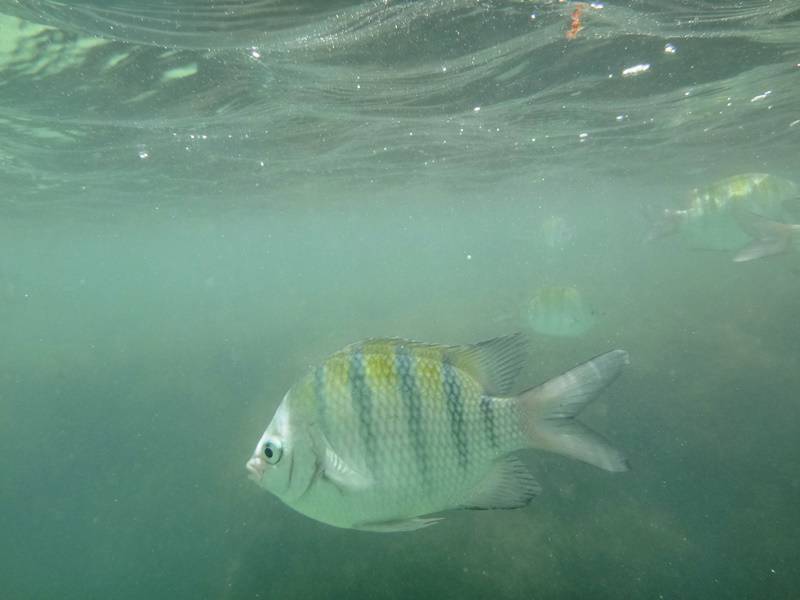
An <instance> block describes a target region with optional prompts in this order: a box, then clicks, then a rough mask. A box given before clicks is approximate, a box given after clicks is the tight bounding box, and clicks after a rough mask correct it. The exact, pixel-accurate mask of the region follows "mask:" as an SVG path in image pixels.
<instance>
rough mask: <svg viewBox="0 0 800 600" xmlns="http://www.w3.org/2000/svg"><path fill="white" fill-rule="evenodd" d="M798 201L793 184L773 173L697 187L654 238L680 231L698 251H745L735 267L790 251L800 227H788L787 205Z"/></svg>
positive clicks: (668, 213) (665, 217)
mask: <svg viewBox="0 0 800 600" xmlns="http://www.w3.org/2000/svg"><path fill="white" fill-rule="evenodd" d="M796 196H797V186H796V185H795V183H794V182H793V181H790V180H788V179H784V178H783V177H778V176H776V175H770V174H768V173H744V174H741V175H735V176H733V177H728V178H725V179H721V180H719V181H717V182H715V183H713V184H711V185H710V186H708V187H703V188H695V189H694V190H692V192H691V193H690V195H689V202H688V205H687V207H686V208H683V209H665V210H664V212H663V215H662V219H661V221H660V222H659V223H658V224H657V227H656V229H655V230H654V231H653V232H651V234H650V236H649V239H654V238H659V237H664V236H665V235H669V234H671V233H677V232H680V233H682V234H683V235H684V237H685V238H686V239H687V241H688V242H689V244H690V245H691V246H693V247H696V248H705V249H717V250H732V249H734V248H740V247H741V248H740V250H739V251H738V253H737V254H736V255H735V257H734V259H733V260H734V261H736V262H744V261H748V260H755V259H757V258H763V257H765V256H770V255H773V254H780V253H782V252H785V251H786V250H788V249H789V247H790V245H791V241H792V234H793V233H795V232H798V231H800V225H795V224H791V223H789V222H788V220H789V218H788V214H787V213H786V211H785V209H784V203H785V202H786V201H787V200H790V199H792V198H794V197H796Z"/></svg>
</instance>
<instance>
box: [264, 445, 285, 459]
mask: <svg viewBox="0 0 800 600" xmlns="http://www.w3.org/2000/svg"><path fill="white" fill-rule="evenodd" d="M282 454H283V446H281V443H280V442H279V441H278V440H269V441H268V442H267V443H266V444H264V456H265V457H266V458H267V462H268V463H269V464H271V465H274V464H275V463H277V462H278V461H279V460H280V459H281V455H282Z"/></svg>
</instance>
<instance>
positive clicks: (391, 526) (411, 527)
mask: <svg viewBox="0 0 800 600" xmlns="http://www.w3.org/2000/svg"><path fill="white" fill-rule="evenodd" d="M442 519H443V517H433V518H428V519H422V518H419V517H417V518H415V519H401V520H397V521H376V522H373V523H358V524H357V525H353V529H360V530H361V531H375V532H377V533H397V532H401V531H415V530H417V529H422V528H423V527H429V526H431V525H435V524H436V523H438V522H439V521H441V520H442Z"/></svg>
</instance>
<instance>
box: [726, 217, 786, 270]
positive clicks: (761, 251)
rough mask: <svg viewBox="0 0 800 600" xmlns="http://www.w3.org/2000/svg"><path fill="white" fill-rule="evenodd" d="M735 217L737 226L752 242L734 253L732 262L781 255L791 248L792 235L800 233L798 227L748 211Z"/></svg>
mask: <svg viewBox="0 0 800 600" xmlns="http://www.w3.org/2000/svg"><path fill="white" fill-rule="evenodd" d="M736 217H737V219H738V221H739V225H740V226H741V227H742V229H743V230H744V231H745V233H747V235H749V236H750V237H752V238H753V241H752V242H750V243H749V244H748V245H747V246H745V247H744V248H742V249H741V250H739V252H737V253H736V256H734V257H733V260H734V262H746V261H748V260H756V259H757V258H764V257H765V256H772V255H773V254H782V253H783V252H786V251H787V250H789V248H790V247H791V245H792V234H793V233H795V232H798V231H800V225H793V224H791V223H779V222H778V221H771V220H770V219H767V218H766V217H762V216H761V215H758V214H756V213H754V212H750V211H741V212H740V213H738V214H737V215H736Z"/></svg>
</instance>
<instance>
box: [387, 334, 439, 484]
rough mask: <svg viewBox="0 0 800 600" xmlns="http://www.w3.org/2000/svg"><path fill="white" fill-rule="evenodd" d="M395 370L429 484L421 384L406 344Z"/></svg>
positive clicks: (397, 354)
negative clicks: (420, 391) (419, 384)
mask: <svg viewBox="0 0 800 600" xmlns="http://www.w3.org/2000/svg"><path fill="white" fill-rule="evenodd" d="M395 370H396V371H397V380H398V382H399V384H400V395H401V397H402V399H403V403H404V404H405V406H406V408H407V410H408V419H407V424H408V432H409V437H410V439H411V444H412V445H413V447H414V457H415V459H416V465H417V469H418V470H419V474H420V476H421V477H422V481H423V484H424V485H426V486H429V485H430V481H431V480H430V473H429V469H428V455H427V449H426V447H425V441H424V440H425V438H424V436H423V430H422V396H420V393H419V386H418V385H417V379H416V377H415V375H416V373H415V370H414V364H413V357H412V356H411V355H410V354H409V352H408V348H406V347H405V346H398V347H397V350H396V351H395Z"/></svg>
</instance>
